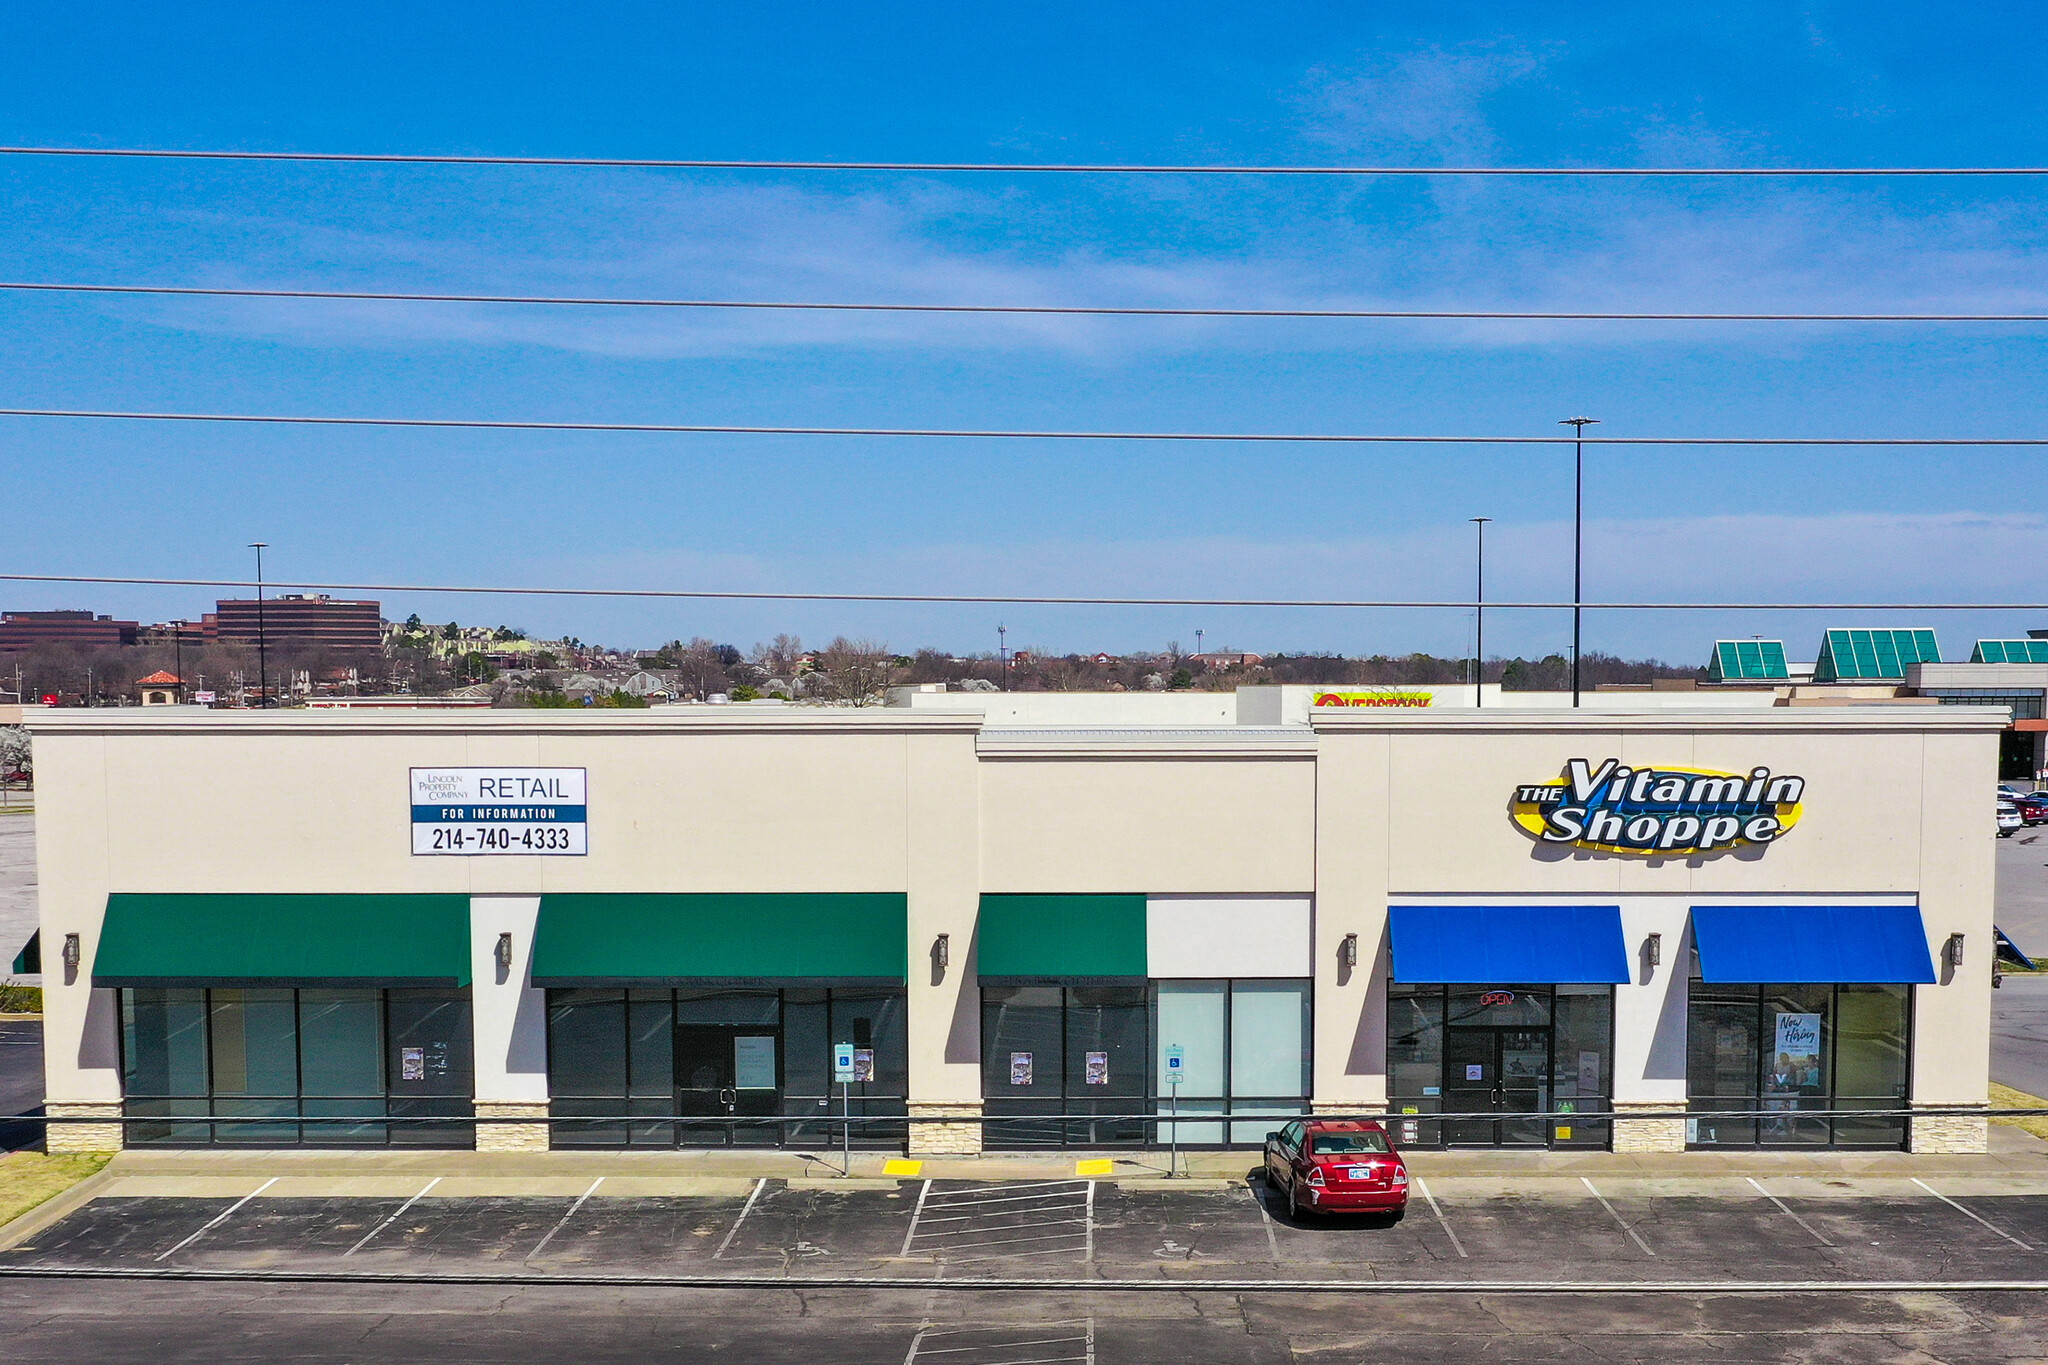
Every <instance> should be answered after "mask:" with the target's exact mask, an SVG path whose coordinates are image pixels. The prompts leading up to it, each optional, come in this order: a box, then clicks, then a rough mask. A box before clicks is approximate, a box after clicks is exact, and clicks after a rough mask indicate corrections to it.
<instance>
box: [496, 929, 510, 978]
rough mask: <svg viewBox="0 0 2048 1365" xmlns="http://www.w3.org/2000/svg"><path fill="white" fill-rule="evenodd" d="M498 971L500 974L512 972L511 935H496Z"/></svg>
mask: <svg viewBox="0 0 2048 1365" xmlns="http://www.w3.org/2000/svg"><path fill="white" fill-rule="evenodd" d="M498 970H499V971H501V972H509V971H511V970H512V935H510V934H500V935H498Z"/></svg>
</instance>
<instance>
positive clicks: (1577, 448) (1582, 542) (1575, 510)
mask: <svg viewBox="0 0 2048 1365" xmlns="http://www.w3.org/2000/svg"><path fill="white" fill-rule="evenodd" d="M1558 425H1559V426H1561V427H1570V428H1571V429H1572V705H1573V706H1577V705H1578V704H1579V614H1580V611H1581V603H1583V602H1584V600H1585V597H1584V594H1583V591H1582V590H1583V588H1584V585H1585V566H1586V428H1587V427H1597V426H1599V425H1600V419H1599V418H1597V417H1566V418H1562V419H1560V420H1559V422H1558Z"/></svg>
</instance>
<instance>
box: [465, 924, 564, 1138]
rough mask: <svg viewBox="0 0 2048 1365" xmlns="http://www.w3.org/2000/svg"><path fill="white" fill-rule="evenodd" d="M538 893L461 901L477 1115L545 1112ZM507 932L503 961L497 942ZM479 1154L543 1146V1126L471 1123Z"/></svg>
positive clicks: (520, 1115) (544, 1011)
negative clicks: (507, 956)
mask: <svg viewBox="0 0 2048 1365" xmlns="http://www.w3.org/2000/svg"><path fill="white" fill-rule="evenodd" d="M539 924H540V897H539V896H472V897H470V901H469V970H470V980H471V983H472V984H471V990H470V1000H471V1028H472V1029H473V1036H474V1039H475V1046H476V1059H475V1063H474V1065H475V1068H476V1112H477V1114H478V1116H479V1117H489V1116H492V1115H496V1116H501V1117H506V1118H544V1117H546V1115H547V1112H548V1032H547V994H546V992H544V991H540V990H536V989H535V988H534V986H533V936H534V932H535V930H536V929H537V928H538V927H539ZM501 934H510V935H511V936H512V941H511V947H512V952H511V961H510V963H509V965H506V964H501V963H500V962H499V959H498V940H499V936H500V935H501ZM476 1146H477V1150H478V1151H480V1152H489V1151H498V1152H526V1151H545V1150H546V1149H547V1146H548V1130H547V1125H546V1124H543V1123H535V1124H524V1123H486V1124H479V1125H478V1126H477V1134H476Z"/></svg>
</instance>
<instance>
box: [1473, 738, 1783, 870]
mask: <svg viewBox="0 0 2048 1365" xmlns="http://www.w3.org/2000/svg"><path fill="white" fill-rule="evenodd" d="M1805 795H1806V779H1805V778H1803V777H1789V776H1786V775H1783V774H1778V773H1773V772H1772V771H1771V770H1770V769H1769V768H1751V769H1750V770H1749V771H1748V772H1746V773H1724V772H1715V771H1712V770H1710V769H1705V768H1625V767H1623V766H1622V765H1621V761H1620V760H1619V759H1613V758H1610V759H1608V760H1606V761H1605V762H1603V763H1601V764H1600V765H1598V766H1597V767H1596V766H1594V764H1593V763H1591V762H1590V761H1588V760H1586V759H1583V758H1575V759H1572V760H1571V761H1570V762H1569V763H1566V764H1565V765H1564V774H1563V776H1562V778H1561V779H1559V780H1557V781H1554V782H1543V783H1538V784H1536V785H1534V786H1527V787H1517V788H1515V792H1514V799H1513V801H1512V802H1511V803H1510V804H1509V807H1508V810H1509V814H1510V815H1511V816H1512V817H1513V819H1514V822H1515V823H1516V824H1517V825H1519V826H1521V828H1522V829H1523V830H1524V831H1525V832H1527V833H1528V834H1531V835H1533V836H1534V837H1535V838H1536V839H1538V840H1539V841H1541V842H1543V843H1546V844H1561V845H1564V846H1566V847H1570V848H1583V849H1590V850H1593V851H1595V852H1599V853H1632V854H1636V855H1639V856H1647V857H1684V856H1686V855H1689V854H1696V853H1721V852H1726V851H1727V850H1729V849H1732V848H1736V847H1739V846H1741V845H1743V844H1770V843H1774V842H1776V841H1777V840H1778V839H1780V838H1782V837H1783V836H1784V834H1785V832H1786V831H1787V830H1789V829H1791V828H1792V826H1793V825H1795V824H1797V823H1798V822H1799V810H1800V804H1799V803H1800V801H1801V799H1802V798H1803V797H1804V796H1805Z"/></svg>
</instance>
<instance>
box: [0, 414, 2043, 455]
mask: <svg viewBox="0 0 2048 1365" xmlns="http://www.w3.org/2000/svg"><path fill="white" fill-rule="evenodd" d="M0 417H53V418H62V419H86V420H94V421H116V422H229V423H235V422H239V423H246V424H253V425H258V426H312V427H407V428H426V429H429V430H444V429H452V430H462V431H594V432H619V433H632V432H640V433H657V434H669V435H725V436H906V437H908V436H936V437H956V438H968V439H978V440H998V441H1209V442H1216V441H1249V442H1257V443H1265V444H1272V443H1281V444H1295V445H1322V444H1342V445H1477V446H1558V445H1563V446H1568V445H1571V444H1572V443H1573V441H1574V439H1575V438H1573V437H1570V436H1382V435H1366V434H1360V433H1353V432H1275V431H1068V430H1057V429H1051V428H1048V429H1043V430H990V429H981V428H971V427H799V426H752V425H741V424H737V423H729V422H718V423H711V422H545V421H538V420H535V421H506V420H492V419H487V418H481V417H311V416H304V415H289V414H268V413H249V412H122V411H111V410H90V409H79V408H0ZM1585 444H1587V445H1589V446H1900V447H1916V446H1929V447H1934V446H2048V436H1981V437H1979V436H1588V437H1586V439H1585Z"/></svg>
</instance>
